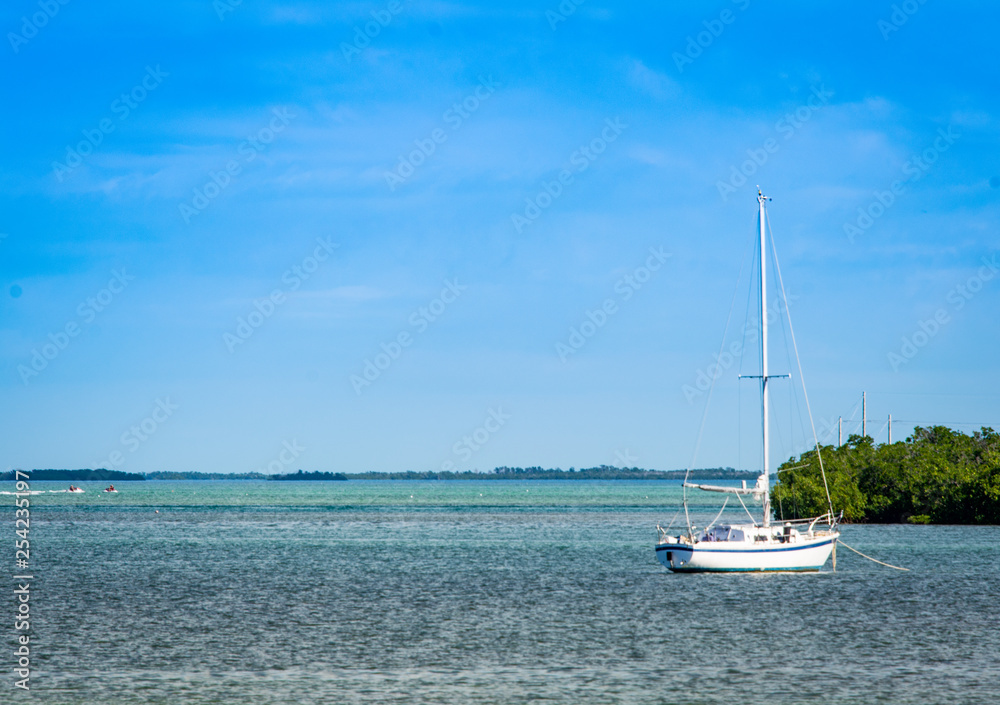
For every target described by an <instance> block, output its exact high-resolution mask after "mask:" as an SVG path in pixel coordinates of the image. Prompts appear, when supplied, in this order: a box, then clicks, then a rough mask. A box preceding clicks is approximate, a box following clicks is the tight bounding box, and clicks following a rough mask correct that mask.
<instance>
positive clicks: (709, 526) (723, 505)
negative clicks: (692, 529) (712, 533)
mask: <svg viewBox="0 0 1000 705" xmlns="http://www.w3.org/2000/svg"><path fill="white" fill-rule="evenodd" d="M727 504H729V497H726V501H725V502H723V503H722V509H720V510H719V513H718V514H716V515H715V518H714V519H712V523H711V524H709V525H708V526H706V527H705V531H708V530H709V529H711V528H712V527H713V526H715V522H717V521H718V520H719V517H721V516H722V513H723V512H724V511H726V505H727Z"/></svg>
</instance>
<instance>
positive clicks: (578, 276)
mask: <svg viewBox="0 0 1000 705" xmlns="http://www.w3.org/2000/svg"><path fill="white" fill-rule="evenodd" d="M998 12H1000V11H998V10H997V8H994V7H992V6H989V5H986V4H982V3H968V2H953V3H947V4H945V3H943V2H940V1H939V0H928V1H927V2H925V3H923V4H921V3H920V2H917V1H916V0H911V2H909V3H902V4H898V3H897V4H895V5H894V4H893V3H890V2H886V3H877V2H876V3H857V2H854V3H843V2H839V3H832V2H817V3H808V4H805V5H804V4H802V3H788V2H785V3H769V4H765V3H762V2H758V1H756V0H739V1H738V2H729V1H726V2H713V3H699V4H697V7H694V6H689V5H686V4H682V3H674V2H660V3H638V4H624V3H623V4H613V3H612V4H609V3H601V2H595V0H587V2H584V3H582V4H580V5H579V6H577V5H575V4H573V3H572V2H571V1H570V0H567V1H566V2H564V3H563V4H562V5H560V4H559V3H558V2H555V1H554V0H553V1H550V2H515V3H503V4H502V5H501V6H496V5H495V4H493V3H482V4H479V5H477V4H468V3H447V2H405V1H403V0H400V1H399V2H372V3H366V2H359V3H324V2H314V3H310V2H288V3H268V2H254V3H251V2H248V1H246V0H244V2H242V3H239V4H235V3H233V2H232V0H229V1H228V2H227V0H220V1H219V2H215V3H213V2H210V1H208V0H205V1H201V2H175V3H168V4H165V5H158V6H152V7H150V6H148V5H143V4H136V3H110V2H109V3H103V4H101V5H100V6H95V5H93V4H88V3H82V2H79V1H75V2H74V1H72V0H71V1H69V2H66V3H65V4H60V3H59V2H58V0H53V2H51V3H46V2H44V1H43V2H37V0H36V2H26V1H24V0H16V1H15V2H12V3H10V4H8V5H7V6H5V8H4V9H3V10H2V11H0V26H2V28H3V31H4V34H5V36H6V40H5V42H4V44H3V46H2V48H0V57H2V58H0V61H2V62H3V72H2V79H0V80H2V81H3V91H4V95H5V96H6V97H7V100H6V101H5V110H4V120H5V123H6V125H5V127H6V129H5V131H4V134H5V135H6V136H7V140H6V141H5V148H4V151H3V156H2V157H0V183H2V189H0V203H2V211H0V233H2V235H3V237H2V238H0V274H2V280H3V282H2V283H3V290H2V292H0V294H2V295H0V356H2V374H0V393H2V395H3V400H4V403H3V405H2V412H0V413H2V418H0V427H2V429H3V435H4V442H3V448H4V451H5V458H4V460H3V463H4V465H5V466H6V467H8V468H10V467H28V468H33V467H34V468H45V467H57V468H59V467H91V466H96V465H104V466H107V467H115V468H116V469H121V470H128V471H134V472H150V471H157V470H198V471H218V472H245V471H254V470H263V471H268V470H270V471H276V470H294V469H298V468H300V467H301V468H304V469H307V470H339V471H347V472H356V471H364V470H386V471H388V470H407V469H413V470H438V469H442V468H456V469H481V470H485V469H490V468H492V467H494V466H496V465H522V466H523V465H542V466H546V467H554V466H559V467H563V468H567V467H570V466H576V467H581V466H592V465H598V464H613V465H622V464H627V465H638V466H641V467H653V468H662V469H672V468H680V467H685V466H686V465H688V464H689V463H691V462H692V454H693V452H694V449H695V436H696V434H697V431H698V427H699V424H700V421H701V418H702V413H703V410H704V401H705V395H702V394H691V393H690V392H691V390H697V384H698V380H699V372H702V373H705V371H706V370H709V366H710V365H711V364H712V363H713V354H714V353H716V352H717V351H718V350H719V346H720V344H721V343H722V342H723V332H724V330H725V328H726V317H727V313H728V312H729V310H730V304H731V302H732V301H733V291H734V286H735V285H736V283H737V280H738V279H739V278H740V271H741V270H740V263H741V261H742V259H743V256H744V254H743V253H744V252H745V251H746V249H747V247H748V244H749V243H750V238H751V237H752V234H753V227H754V217H755V210H756V201H755V198H754V196H755V189H754V186H755V185H756V184H758V183H759V184H761V186H762V187H763V188H764V190H765V192H766V193H768V194H769V195H770V196H772V197H773V198H774V201H773V202H772V203H771V204H770V215H771V219H772V228H773V231H774V235H775V239H776V244H777V251H778V255H779V257H780V262H781V266H782V275H783V278H784V281H785V285H786V288H787V290H788V292H789V293H790V294H791V296H792V297H793V298H792V304H791V309H792V313H793V322H794V324H795V331H796V336H797V340H798V344H799V349H800V353H801V356H802V361H803V366H804V369H805V376H806V383H807V385H808V389H809V392H810V401H811V403H812V408H813V412H814V416H815V417H816V419H817V422H818V423H820V424H821V425H822V426H823V428H824V429H827V428H829V427H830V426H829V424H830V421H831V420H835V419H836V418H837V417H838V416H844V417H845V418H849V417H851V415H852V413H853V414H854V420H855V421H857V420H858V419H859V418H860V410H856V409H855V407H856V405H857V402H858V401H859V399H860V396H861V392H862V390H866V391H867V392H868V399H869V406H868V410H869V414H868V415H869V417H870V418H871V419H872V421H871V422H870V423H871V425H870V428H869V431H870V432H871V433H872V435H874V436H875V437H876V440H879V441H884V440H885V429H884V420H885V418H886V416H887V415H888V414H890V413H891V414H892V415H893V417H894V419H896V421H895V422H894V426H893V435H894V437H895V438H896V439H900V438H903V437H905V436H906V435H907V434H908V433H909V432H910V430H912V428H913V425H914V424H921V425H926V424H933V423H943V424H949V425H953V426H955V427H957V428H961V429H962V430H966V431H969V430H972V429H974V428H976V427H978V426H980V425H991V426H993V427H998V426H1000V412H998V411H997V409H998V405H997V402H998V399H1000V395H998V392H997V385H998V382H1000V358H998V356H997V354H996V350H997V349H998V347H1000V336H998V332H997V325H996V320H997V313H996V312H997V311H998V310H1000V305H998V304H1000V238H998V227H997V225H998V203H1000V163H998V159H997V154H998V153H1000V152H998V147H1000V144H998V142H1000V129H998V128H1000V122H998V104H997V103H998V100H1000V97H998V94H997V91H996V86H997V85H998V75H997V74H998V65H997V61H996V59H995V31H994V28H995V27H996V25H997V19H998V17H997V15H998ZM747 174H749V176H747ZM744 178H745V182H743V179H744ZM894 184H895V192H893V188H894ZM742 281H743V284H742V288H741V289H740V290H738V293H737V295H736V302H737V303H736V304H735V310H734V313H733V323H731V324H730V328H729V334H728V335H729V337H728V339H727V341H726V342H727V345H728V344H731V343H732V342H733V341H734V340H736V339H737V338H738V337H739V335H738V332H739V331H740V330H741V329H742V327H743V325H744V312H745V310H746V297H747V286H748V280H747V275H746V272H745V270H744V273H743V277H742ZM608 302H610V303H608ZM605 307H607V308H605ZM602 316H603V317H602ZM588 317H589V320H591V321H597V322H596V323H593V324H591V327H586V322H587V321H588ZM598 323H599V324H598ZM582 326H583V327H586V330H587V331H588V332H589V333H590V334H591V335H589V336H587V337H585V338H583V339H574V338H573V335H574V334H573V330H574V329H575V330H576V331H577V332H578V333H579V331H580V329H581V327H582ZM774 331H775V339H774V340H773V341H772V348H773V349H774V351H775V352H774V355H773V358H772V371H774V372H785V371H788V367H789V364H790V363H789V359H788V357H787V356H786V354H785V352H784V351H785V349H786V348H785V343H784V342H782V341H781V340H780V337H779V334H780V326H776V327H774ZM581 335H582V334H581ZM573 340H575V341H576V342H577V343H579V342H580V341H581V340H583V344H582V346H580V347H578V348H577V347H572V341H573ZM397 346H398V347H397ZM564 346H569V348H570V349H572V350H573V352H572V353H571V354H567V353H566V349H567V348H566V347H564ZM756 364H757V362H756V358H755V357H754V356H753V355H750V356H748V357H747V358H746V359H745V360H743V361H742V363H740V362H734V363H733V364H732V365H730V366H726V367H725V369H724V370H719V371H718V372H719V378H718V381H717V386H716V390H715V392H714V397H713V401H712V405H711V409H710V411H709V415H708V417H707V426H706V432H705V436H704V440H703V442H702V444H701V449H700V451H699V453H698V455H697V457H696V458H694V464H695V465H696V466H715V465H731V466H739V467H755V466H756V463H757V455H756V454H755V453H756V452H757V451H756V450H755V448H756V446H755V445H754V444H755V443H756V424H757V423H758V421H757V418H756V416H755V409H756V400H755V388H754V387H753V383H751V382H746V381H744V382H742V383H740V382H739V381H738V380H737V378H736V375H737V373H738V372H739V371H740V369H742V371H743V372H744V373H747V372H752V370H753V368H754V366H755V365H756ZM366 374H367V377H366ZM741 384H742V385H743V386H742V388H741V386H740V385H741ZM774 384H775V385H776V387H775V389H776V392H775V396H774V407H775V418H774V423H775V427H776V429H777V430H776V434H775V440H774V445H773V448H774V450H773V455H772V458H773V460H774V461H775V462H777V461H780V460H781V459H784V458H785V457H788V456H789V455H791V454H793V453H798V452H801V450H803V448H804V447H805V446H806V445H807V443H808V441H807V440H806V434H805V433H803V430H802V428H801V424H800V422H799V418H800V416H799V413H800V411H801V407H802V403H801V398H800V396H799V395H798V393H797V391H796V388H795V387H794V385H788V387H787V389H785V388H779V387H778V386H777V385H780V384H786V383H783V382H775V383H774ZM685 389H687V392H688V393H685ZM796 409H798V410H799V411H795V410H796ZM959 424H961V425H959ZM855 425H856V424H855ZM853 428H854V426H853V425H849V428H848V430H853ZM824 440H826V441H830V440H835V437H834V436H826V438H825V439H824Z"/></svg>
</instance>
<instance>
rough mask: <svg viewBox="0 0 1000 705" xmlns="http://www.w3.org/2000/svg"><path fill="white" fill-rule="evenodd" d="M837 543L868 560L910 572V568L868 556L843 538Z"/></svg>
mask: <svg viewBox="0 0 1000 705" xmlns="http://www.w3.org/2000/svg"><path fill="white" fill-rule="evenodd" d="M837 543H839V544H840V545H841V546H843V547H844V548H846V549H847V550H849V551H854V552H855V553H857V554H858V555H859V556H861V557H862V558H867V559H868V560H870V561H872V562H874V563H878V564H879V565H884V566H885V567H886V568H893V569H895V570H905V571H906V572H910V569H909V568H900V567H899V566H898V565H891V564H889V563H883V562H882V561H879V560H876V559H874V558H872V557H871V556H866V555H865V554H863V553H862V552H861V551H859V550H858V549H856V548H851V547H850V546H848V545H847V544H846V543H844V541H843V539H837Z"/></svg>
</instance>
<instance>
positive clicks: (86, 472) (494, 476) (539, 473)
mask: <svg viewBox="0 0 1000 705" xmlns="http://www.w3.org/2000/svg"><path fill="white" fill-rule="evenodd" d="M686 474H687V471H686V470H645V469H642V468H614V467H610V466H606V465H604V466H600V467H595V468H582V469H580V470H577V469H575V468H570V469H569V470H562V469H559V468H555V469H545V468H539V467H532V468H509V467H500V468H495V469H494V470H492V471H490V472H473V471H471V470H466V471H464V472H450V471H441V472H434V471H427V472H417V471H412V470H411V471H406V472H388V473H383V472H362V473H340V472H319V471H317V472H303V471H301V470H300V471H298V472H297V473H289V474H286V475H265V474H263V473H257V472H250V473H215V472H211V473H209V472H163V471H161V472H148V473H143V474H140V473H129V472H122V471H120V470H104V469H97V470H90V469H81V470H32V471H30V475H31V479H32V480H35V481H39V482H130V481H132V482H145V481H146V480H158V481H171V480H268V481H312V482H317V481H318V482H338V481H339V482H342V481H345V480H683V479H684V477H685V475H686ZM757 475H758V473H757V472H754V471H741V470H734V469H733V468H699V469H696V470H691V474H690V479H692V480H733V481H739V480H750V481H756V479H757ZM0 479H3V480H7V481H13V479H14V471H10V472H6V473H3V476H2V478H0Z"/></svg>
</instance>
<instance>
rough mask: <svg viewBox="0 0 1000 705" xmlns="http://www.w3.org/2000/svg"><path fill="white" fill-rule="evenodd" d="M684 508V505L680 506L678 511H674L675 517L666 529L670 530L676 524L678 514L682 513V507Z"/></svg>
mask: <svg viewBox="0 0 1000 705" xmlns="http://www.w3.org/2000/svg"><path fill="white" fill-rule="evenodd" d="M682 508H683V507H678V508H677V511H676V512H674V516H673V518H671V520H670V523H669V524H667V528H666V531H670V529H671V527H673V525H674V521H676V520H677V515H678V514H680V513H681V509H682Z"/></svg>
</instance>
